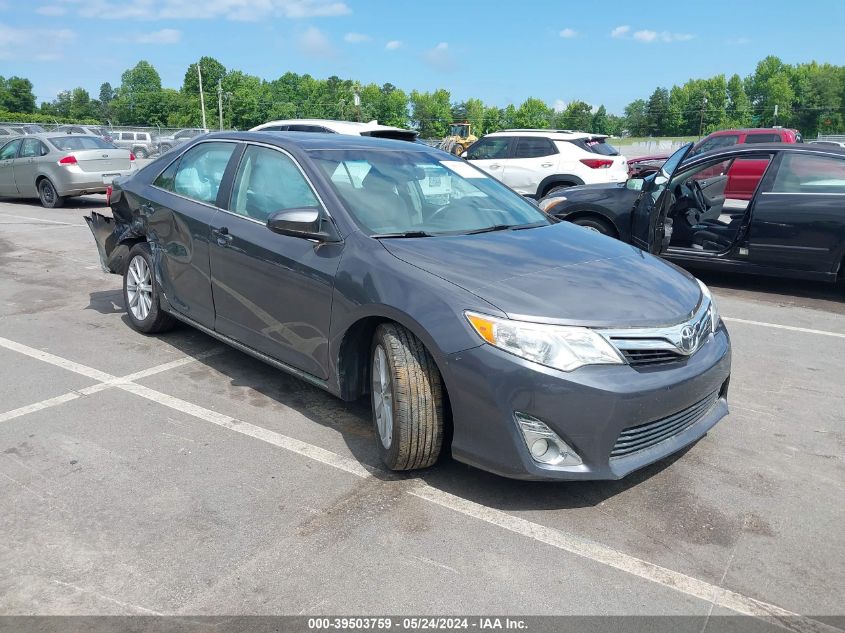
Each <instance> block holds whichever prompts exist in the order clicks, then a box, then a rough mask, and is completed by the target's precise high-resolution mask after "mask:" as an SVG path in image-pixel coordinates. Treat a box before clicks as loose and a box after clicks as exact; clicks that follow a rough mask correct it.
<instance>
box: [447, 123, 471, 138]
mask: <svg viewBox="0 0 845 633" xmlns="http://www.w3.org/2000/svg"><path fill="white" fill-rule="evenodd" d="M468 128H469V126H468V125H453V126H452V127H451V128H450V130H449V135H450V136H469V133H468V132H469V130H468Z"/></svg>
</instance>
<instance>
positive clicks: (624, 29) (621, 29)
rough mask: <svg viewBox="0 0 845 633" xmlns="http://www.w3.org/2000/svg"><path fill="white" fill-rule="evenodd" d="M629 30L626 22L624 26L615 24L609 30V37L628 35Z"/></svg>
mask: <svg viewBox="0 0 845 633" xmlns="http://www.w3.org/2000/svg"><path fill="white" fill-rule="evenodd" d="M630 30H631V27H630V26H628V25H627V24H626V25H624V26H617V27H616V28H615V29H613V30H612V31H611V32H610V37H617V38H619V37H625V36H626V35H628V32H629V31H630Z"/></svg>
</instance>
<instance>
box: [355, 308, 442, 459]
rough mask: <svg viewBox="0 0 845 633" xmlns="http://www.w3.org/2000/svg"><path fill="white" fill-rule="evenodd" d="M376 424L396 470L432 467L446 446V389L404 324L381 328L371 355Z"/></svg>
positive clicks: (383, 451) (379, 441) (381, 449)
mask: <svg viewBox="0 0 845 633" xmlns="http://www.w3.org/2000/svg"><path fill="white" fill-rule="evenodd" d="M370 359H371V364H370V370H371V371H370V378H371V394H372V405H373V424H374V426H375V432H376V444H377V445H378V449H379V454H380V455H381V458H382V461H384V463H385V464H386V465H387V467H388V468H390V469H391V470H414V469H417V468H426V467H427V466H431V465H432V464H433V463H434V462H435V461H437V457H438V456H439V455H440V447H441V445H442V443H443V385H442V380H441V378H440V372H438V371H437V367H436V366H435V365H434V359H433V358H432V357H431V355H430V354H429V353H428V351H427V350H426V349H425V347H424V346H423V344H422V342H421V341H420V340H419V339H418V338H417V337H415V336H414V335H413V334H411V332H409V331H408V330H406V329H405V328H403V327H402V326H400V325H396V324H393V323H386V324H383V325H380V326H379V327H378V328H377V329H376V332H375V336H374V337H373V344H372V349H371V354H370Z"/></svg>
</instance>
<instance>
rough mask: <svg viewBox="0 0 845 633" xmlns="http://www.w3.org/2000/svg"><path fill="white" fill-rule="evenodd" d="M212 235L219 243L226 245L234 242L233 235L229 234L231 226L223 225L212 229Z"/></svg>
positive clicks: (219, 244)
mask: <svg viewBox="0 0 845 633" xmlns="http://www.w3.org/2000/svg"><path fill="white" fill-rule="evenodd" d="M211 237H214V238H216V239H217V245H218V246H223V247H226V246H228V245H229V244H231V243H232V236H231V235H229V228H228V227H226V226H221V227H220V228H219V229H211Z"/></svg>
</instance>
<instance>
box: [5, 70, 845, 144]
mask: <svg viewBox="0 0 845 633" xmlns="http://www.w3.org/2000/svg"><path fill="white" fill-rule="evenodd" d="M199 66H200V68H201V71H202V87H203V93H204V96H205V108H206V120H207V121H208V126H209V127H211V128H216V127H217V123H218V96H219V97H220V100H221V101H222V104H223V121H224V122H223V125H224V127H225V128H227V129H228V128H234V129H248V128H250V127H253V126H254V125H257V124H259V123H264V122H266V121H269V120H273V119H289V118H306V117H307V118H327V119H345V120H363V121H369V120H373V119H376V120H378V121H379V122H380V123H383V124H385V125H395V126H399V127H412V128H414V129H417V130H419V132H420V135H421V136H422V137H423V138H438V137H442V136H445V135H446V134H447V133H448V128H449V124H450V123H451V122H452V121H457V120H467V121H469V122H471V123H472V124H473V131H474V133H476V134H478V135H481V134H484V133H489V132H494V131H496V130H500V129H505V128H559V129H575V130H584V131H588V132H595V133H602V134H610V135H614V136H621V135H626V134H627V135H631V136H694V135H699V134H706V133H708V132H711V131H713V130H716V129H724V128H729V127H748V126H760V127H768V126H772V125H782V126H784V127H796V128H798V129H800V130H801V131H802V132H803V133H804V135H805V136H807V137H814V136H816V135H817V134H819V133H835V132H841V131H843V130H845V120H843V119H845V66H835V65H831V64H819V63H817V62H809V63H803V64H795V65H790V64H785V63H784V62H783V61H781V60H780V59H779V58H777V57H774V56H769V57H766V58H765V59H763V60H762V61H760V63H758V64H757V67H756V69H755V71H754V72H753V73H752V74H751V75H749V76H747V77H745V78H741V77H740V76H739V75H737V74H734V75H732V76H731V77H729V78H726V77H725V75H716V76H715V77H711V78H709V79H690V80H689V81H687V82H686V83H684V84H683V85H679V86H678V85H676V86H672V87H671V88H666V87H657V88H655V89H654V91H653V92H652V93H651V96H649V97H648V98H647V99H636V100H635V101H633V102H631V103H630V104H628V105H627V106H626V107H625V110H624V114H623V115H616V114H611V113H609V112H608V111H607V109H606V108H605V106H604V105H599V106H598V107H593V106H592V105H590V104H588V103H586V102H584V101H579V100H575V101H572V102H570V103H568V104H567V105H566V106H565V107H563V108H560V109H554V108H552V107H550V106H549V105H548V104H547V103H545V102H544V101H542V100H541V99H536V98H533V97H532V98H528V99H526V100H525V101H524V102H523V103H521V104H520V105H518V106H517V105H514V104H511V105H508V106H507V107H504V108H500V107H496V106H493V105H488V104H485V103H484V101H482V100H481V99H477V98H470V99H466V100H465V101H461V102H456V101H453V100H452V97H451V94H450V93H449V91H447V90H443V89H440V90H434V91H432V92H421V91H417V90H412V91H411V92H410V93H409V92H405V91H404V90H402V89H400V88H397V87H396V86H394V85H393V84H390V83H386V84H383V85H381V86H379V85H377V84H361V83H359V82H357V81H354V80H351V79H341V78H339V77H336V76H332V77H329V78H328V79H316V78H314V77H312V76H310V75H307V74H306V75H298V74H296V73H292V72H288V73H285V74H284V75H282V76H281V77H279V78H278V79H274V80H269V81H268V80H264V79H261V78H259V77H256V76H254V75H249V74H246V73H244V72H242V71H240V70H234V69H227V68H226V67H225V66H223V64H221V63H220V62H219V61H217V60H216V59H214V58H211V57H202V58H201V59H200V60H199ZM199 86H200V83H199V76H198V73H197V65H196V64H191V65H190V66H189V67H188V68H187V69H186V71H185V75H184V79H183V81H182V86H181V87H180V88H179V89H174V88H165V87H163V86H162V83H161V77H160V76H159V74H158V71H156V69H155V68H154V67H153V66H152V64H150V63H149V62H147V61H140V62H138V63H137V64H136V65H135V66H133V67H132V68H129V69H127V70H126V71H125V72H124V73H123V75H122V76H121V81H120V85H119V86H116V87H114V86H112V85H111V84H110V83H108V82H105V83H103V84H102V85H101V86H100V91H99V94H98V95H97V97H96V98H92V97H91V95H90V94H89V93H88V91H86V90H85V89H83V88H73V89H72V90H67V91H64V92H61V93H59V94H58V96H57V97H56V99H54V100H53V101H48V102H43V103H41V104H40V105H37V104H36V99H35V96H34V94H33V92H32V83H31V82H30V81H29V80H28V79H25V78H21V77H10V78H8V79H6V78H4V77H0V120H10V119H12V120H24V119H27V118H29V119H30V120H41V121H53V120H55V121H62V122H66V121H76V122H89V123H95V122H96V123H102V124H111V125H114V126H153V127H155V126H160V127H199V126H200V125H201V122H202V112H201V107H200V99H199V92H200V90H199ZM356 95H357V96H358V100H356Z"/></svg>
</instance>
